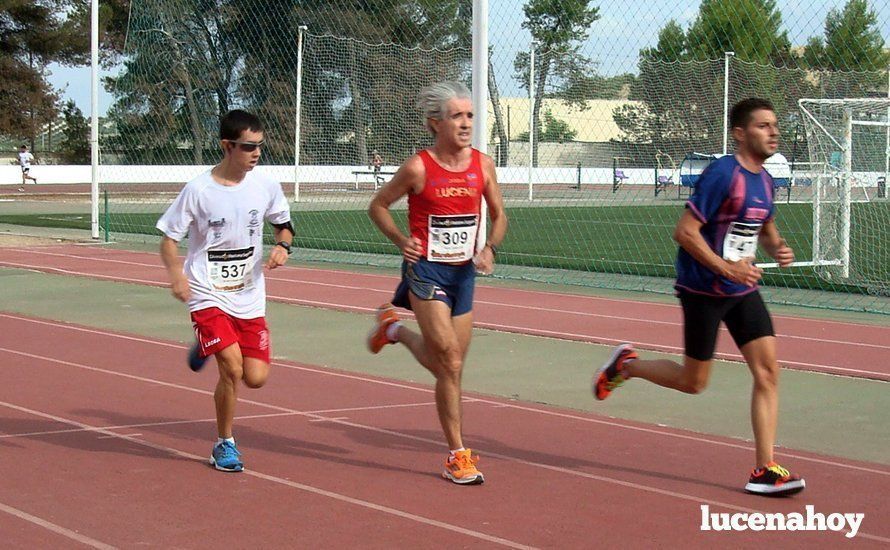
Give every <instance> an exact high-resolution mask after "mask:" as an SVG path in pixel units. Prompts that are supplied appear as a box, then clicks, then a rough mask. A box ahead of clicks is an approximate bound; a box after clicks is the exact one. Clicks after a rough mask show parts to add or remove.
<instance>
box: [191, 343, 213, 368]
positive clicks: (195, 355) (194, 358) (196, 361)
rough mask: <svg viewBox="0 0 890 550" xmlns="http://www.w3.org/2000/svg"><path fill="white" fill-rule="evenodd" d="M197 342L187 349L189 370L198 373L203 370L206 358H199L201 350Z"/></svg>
mask: <svg viewBox="0 0 890 550" xmlns="http://www.w3.org/2000/svg"><path fill="white" fill-rule="evenodd" d="M200 345H201V344H199V343H198V342H195V343H194V344H192V347H190V348H189V357H188V362H189V368H190V369H192V370H193V371H194V372H198V371H199V370H201V369H203V368H204V364H205V363H207V359H208V357H202V356H201V348H200Z"/></svg>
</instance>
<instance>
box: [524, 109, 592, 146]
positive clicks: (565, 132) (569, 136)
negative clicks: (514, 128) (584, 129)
mask: <svg viewBox="0 0 890 550" xmlns="http://www.w3.org/2000/svg"><path fill="white" fill-rule="evenodd" d="M541 126H542V128H541V132H540V136H539V138H538V139H540V140H541V143H546V142H553V143H565V142H567V141H572V140H574V139H575V136H577V135H578V131H577V130H575V129H573V128H572V127H571V126H569V123H568V122H566V121H564V120H559V119H558V118H556V117H555V116H553V113H552V112H551V111H550V110H549V109H548V110H546V111H544V124H542V125H541ZM519 141H528V132H522V133H521V134H519Z"/></svg>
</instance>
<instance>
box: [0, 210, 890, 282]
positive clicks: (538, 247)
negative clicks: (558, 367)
mask: <svg viewBox="0 0 890 550" xmlns="http://www.w3.org/2000/svg"><path fill="white" fill-rule="evenodd" d="M888 207H890V205H887V204H882V203H856V204H853V210H852V217H853V220H852V238H851V241H852V257H853V258H854V261H857V259H861V258H868V257H869V254H873V255H877V253H876V252H875V247H883V248H884V249H886V246H887V244H886V243H888V242H890V227H888V226H883V227H874V224H871V225H869V224H868V223H866V220H872V219H880V217H879V215H878V214H879V213H878V212H876V211H875V209H887V208H888ZM111 209H112V212H111V216H110V220H111V222H110V227H109V229H110V232H111V235H112V237H114V235H116V234H120V233H130V234H147V235H155V234H157V231H156V230H155V228H154V224H155V222H156V221H157V218H158V216H159V215H160V213H159V212H153V213H137V214H124V213H120V214H115V212H114V205H113V204H112V206H111ZM777 209H778V210H777V218H776V220H777V224H778V225H779V229H780V231H781V232H782V234H783V236H784V237H785V238H786V239H787V241H788V243H789V245H791V246H792V247H793V248H794V250H795V252H796V255H797V257H798V258H800V259H810V257H811V254H812V208H811V206H810V205H809V204H779V205H777ZM682 211H683V206H682V204H681V203H679V202H677V203H671V204H665V205H648V206H644V205H640V206H625V205H621V206H615V205H610V206H579V207H535V208H528V207H517V208H510V209H509V210H508V215H509V218H510V227H509V232H508V237H507V239H506V241H505V242H504V244H503V246H502V247H501V250H500V254H499V258H498V261H499V263H505V264H512V265H522V266H531V267H540V268H558V269H569V270H580V271H589V272H600V273H620V274H627V275H645V276H656V277H673V276H674V267H673V262H674V257H675V255H676V245H675V244H674V242H673V241H672V237H671V235H672V232H673V228H674V225H675V223H676V221H677V219H678V218H679V216H680V214H681V213H682ZM394 215H395V218H396V221H397V223H399V224H400V225H401V226H402V227H405V226H406V225H407V223H406V219H405V212H404V211H395V212H394ZM880 215H881V216H886V212H881V213H880ZM101 219H104V218H101V217H100V220H101ZM294 221H295V225H296V227H297V236H296V239H295V243H296V245H297V246H298V247H301V248H311V249H321V250H330V251H348V252H362V253H378V254H396V253H397V251H396V249H395V247H393V246H392V244H390V243H389V241H387V240H386V239H385V238H384V237H383V235H381V234H380V233H379V232H378V231H377V229H376V228H375V227H374V225H373V224H372V223H371V221H370V220H369V219H368V217H367V215H366V213H365V211H364V210H325V211H295V212H294ZM0 222H3V223H12V224H19V225H39V226H50V227H72V228H81V229H88V228H89V220H88V219H87V218H85V217H83V216H75V215H69V214H41V215H34V214H20V215H19V214H16V215H3V216H0ZM866 230H867V232H866ZM764 260H766V258H764ZM858 261H859V262H860V263H861V262H862V260H858ZM866 264H868V269H869V277H870V278H872V280H883V281H887V280H888V279H890V262H886V261H880V257H879V256H878V257H876V258H875V259H874V261H870V262H865V263H862V265H866ZM764 282H765V283H766V284H769V285H776V286H787V287H793V288H810V289H822V290H826V289H828V290H839V291H845V292H862V291H863V290H862V289H859V288H858V287H852V286H848V285H835V284H831V283H828V282H826V281H824V280H822V279H820V278H818V277H816V276H815V275H814V273H813V270H812V269H811V268H794V269H789V270H783V271H782V272H781V273H777V272H771V273H768V274H767V275H766V276H765V278H764Z"/></svg>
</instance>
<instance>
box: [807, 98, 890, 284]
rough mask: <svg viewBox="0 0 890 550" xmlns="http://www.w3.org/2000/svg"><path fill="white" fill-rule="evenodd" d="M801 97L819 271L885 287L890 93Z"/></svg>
mask: <svg viewBox="0 0 890 550" xmlns="http://www.w3.org/2000/svg"><path fill="white" fill-rule="evenodd" d="M799 105H800V110H801V115H802V118H803V123H804V129H805V133H806V142H807V146H808V151H809V158H810V162H811V168H810V170H809V176H810V177H809V180H810V183H811V185H812V186H813V188H812V196H813V199H812V200H813V262H814V265H815V268H816V271H817V273H818V274H819V275H820V276H821V277H823V278H825V279H830V280H832V281H833V282H838V283H842V284H852V285H858V286H864V287H866V288H867V289H868V290H869V291H870V292H873V293H876V294H881V295H886V294H887V293H888V291H890V246H888V241H890V202H888V200H887V178H888V172H890V99H877V98H875V99H869V98H861V99H801V100H800V102H799ZM838 279H840V280H838Z"/></svg>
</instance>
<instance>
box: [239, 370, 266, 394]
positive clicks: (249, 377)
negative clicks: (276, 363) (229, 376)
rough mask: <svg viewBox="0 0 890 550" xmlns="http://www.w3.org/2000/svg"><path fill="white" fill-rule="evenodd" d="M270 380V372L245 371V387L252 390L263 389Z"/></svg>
mask: <svg viewBox="0 0 890 550" xmlns="http://www.w3.org/2000/svg"><path fill="white" fill-rule="evenodd" d="M267 380H269V371H268V370H265V371H262V372H260V371H257V370H250V371H244V385H245V386H247V387H248V388H251V389H254V390H255V389H258V388H262V387H263V386H265V385H266V381H267Z"/></svg>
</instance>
